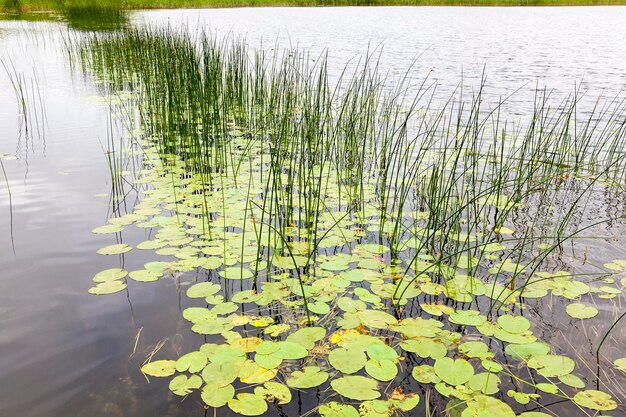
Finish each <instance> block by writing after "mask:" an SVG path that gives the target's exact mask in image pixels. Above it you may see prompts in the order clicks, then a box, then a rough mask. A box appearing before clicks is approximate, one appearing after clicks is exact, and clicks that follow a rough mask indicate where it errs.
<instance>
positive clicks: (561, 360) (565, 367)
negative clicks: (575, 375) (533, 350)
mask: <svg viewBox="0 0 626 417" xmlns="http://www.w3.org/2000/svg"><path fill="white" fill-rule="evenodd" d="M574 366H575V364H574V361H573V360H571V359H570V358H568V357H567V356H561V355H541V356H535V357H533V358H531V359H530V360H529V361H528V367H529V368H533V369H536V370H537V372H538V373H539V374H540V375H543V376H545V377H546V378H552V377H558V376H563V375H567V374H569V373H571V372H572V371H573V370H574Z"/></svg>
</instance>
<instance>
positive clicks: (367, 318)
mask: <svg viewBox="0 0 626 417" xmlns="http://www.w3.org/2000/svg"><path fill="white" fill-rule="evenodd" d="M357 315H358V317H359V320H361V322H362V323H363V324H364V325H366V326H368V327H371V328H373V329H386V328H387V327H389V326H390V325H392V324H395V323H397V322H398V320H396V318H395V317H394V316H392V315H391V314H389V313H387V312H384V311H380V310H363V311H359V312H358V313H357Z"/></svg>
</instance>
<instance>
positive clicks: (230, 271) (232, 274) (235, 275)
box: [219, 266, 254, 280]
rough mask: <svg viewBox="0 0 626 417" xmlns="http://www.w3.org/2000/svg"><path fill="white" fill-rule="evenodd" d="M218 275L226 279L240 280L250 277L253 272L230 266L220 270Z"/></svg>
mask: <svg viewBox="0 0 626 417" xmlns="http://www.w3.org/2000/svg"><path fill="white" fill-rule="evenodd" d="M219 276H220V277H222V278H226V279H232V280H241V279H250V278H252V277H253V276H254V274H253V273H252V271H250V270H249V269H246V268H239V267H234V266H231V267H227V268H224V270H223V271H220V272H219Z"/></svg>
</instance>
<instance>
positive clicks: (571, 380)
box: [559, 374, 585, 389]
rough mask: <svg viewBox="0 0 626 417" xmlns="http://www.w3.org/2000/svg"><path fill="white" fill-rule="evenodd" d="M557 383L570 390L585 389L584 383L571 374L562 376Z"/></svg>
mask: <svg viewBox="0 0 626 417" xmlns="http://www.w3.org/2000/svg"><path fill="white" fill-rule="evenodd" d="M559 381H561V382H562V383H564V384H565V385H567V386H570V387H572V388H578V389H583V388H585V382H584V381H583V380H582V379H580V378H579V377H577V376H576V375H573V374H567V375H562V376H560V377H559Z"/></svg>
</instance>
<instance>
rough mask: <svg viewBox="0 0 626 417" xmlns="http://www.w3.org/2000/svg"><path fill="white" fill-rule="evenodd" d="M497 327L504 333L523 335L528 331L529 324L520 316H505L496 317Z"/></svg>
mask: <svg viewBox="0 0 626 417" xmlns="http://www.w3.org/2000/svg"><path fill="white" fill-rule="evenodd" d="M498 325H499V326H500V327H501V328H502V329H504V330H505V331H507V332H509V333H513V334H519V333H524V332H525V331H527V330H528V329H530V322H529V321H528V319H526V318H525V317H522V316H511V315H510V314H506V315H504V316H500V317H498Z"/></svg>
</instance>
